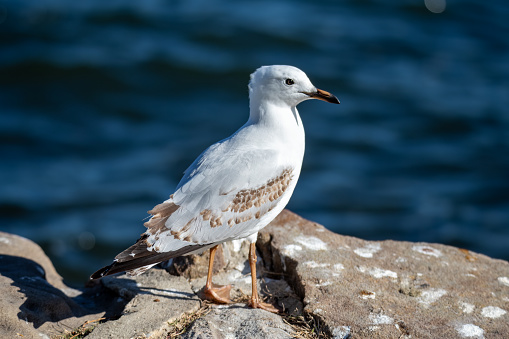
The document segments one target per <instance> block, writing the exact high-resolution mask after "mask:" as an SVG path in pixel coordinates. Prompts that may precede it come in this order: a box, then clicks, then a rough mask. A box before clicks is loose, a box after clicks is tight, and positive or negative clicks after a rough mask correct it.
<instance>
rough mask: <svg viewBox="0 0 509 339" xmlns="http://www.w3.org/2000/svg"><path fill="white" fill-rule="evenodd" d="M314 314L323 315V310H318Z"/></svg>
mask: <svg viewBox="0 0 509 339" xmlns="http://www.w3.org/2000/svg"><path fill="white" fill-rule="evenodd" d="M313 313H314V314H320V313H323V310H322V309H321V308H317V309H315V310H314V311H313Z"/></svg>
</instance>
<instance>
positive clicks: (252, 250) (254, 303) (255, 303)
mask: <svg viewBox="0 0 509 339" xmlns="http://www.w3.org/2000/svg"><path fill="white" fill-rule="evenodd" d="M256 259H257V257H256V243H254V242H252V243H251V245H250V246H249V267H251V287H252V294H251V300H250V302H249V306H251V307H252V308H261V309H264V310H266V311H269V312H272V313H278V312H279V310H278V309H277V308H275V307H274V306H272V305H271V304H267V303H264V302H263V301H261V300H260V298H259V297H258V289H257V288H256Z"/></svg>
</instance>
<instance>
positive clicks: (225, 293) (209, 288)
mask: <svg viewBox="0 0 509 339" xmlns="http://www.w3.org/2000/svg"><path fill="white" fill-rule="evenodd" d="M218 246H219V245H216V246H214V247H212V248H211V249H210V259H209V272H208V274H207V282H206V283H205V287H204V288H203V294H204V296H205V299H207V300H210V301H212V302H215V303H218V304H229V303H230V289H231V288H232V286H231V285H224V286H223V285H216V284H214V283H212V267H213V266H214V257H215V255H216V251H217V248H218Z"/></svg>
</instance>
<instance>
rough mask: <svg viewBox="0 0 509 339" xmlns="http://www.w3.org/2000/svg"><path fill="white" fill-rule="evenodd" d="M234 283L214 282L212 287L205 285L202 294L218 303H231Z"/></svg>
mask: <svg viewBox="0 0 509 339" xmlns="http://www.w3.org/2000/svg"><path fill="white" fill-rule="evenodd" d="M231 288H232V285H216V284H212V286H211V287H208V286H206V285H205V287H204V288H203V290H202V294H203V297H204V299H207V300H209V301H212V302H214V303H216V304H229V303H230V302H231V300H230V290H231Z"/></svg>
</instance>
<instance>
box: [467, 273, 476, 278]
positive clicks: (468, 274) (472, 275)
mask: <svg viewBox="0 0 509 339" xmlns="http://www.w3.org/2000/svg"><path fill="white" fill-rule="evenodd" d="M465 276H466V277H470V278H477V277H476V276H475V275H474V274H472V273H467V274H465Z"/></svg>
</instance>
